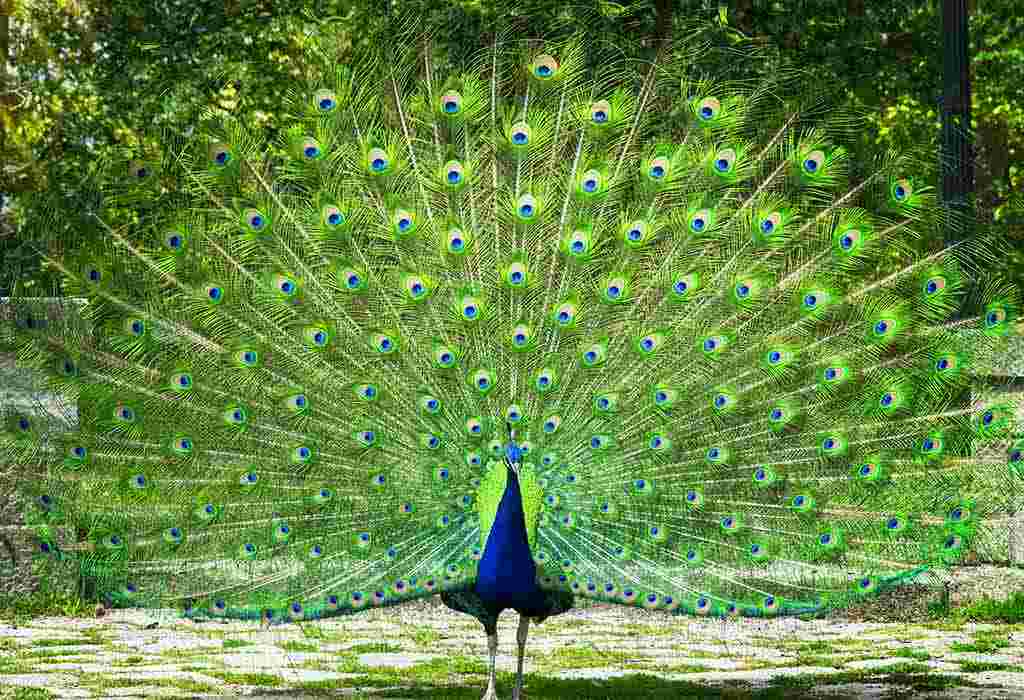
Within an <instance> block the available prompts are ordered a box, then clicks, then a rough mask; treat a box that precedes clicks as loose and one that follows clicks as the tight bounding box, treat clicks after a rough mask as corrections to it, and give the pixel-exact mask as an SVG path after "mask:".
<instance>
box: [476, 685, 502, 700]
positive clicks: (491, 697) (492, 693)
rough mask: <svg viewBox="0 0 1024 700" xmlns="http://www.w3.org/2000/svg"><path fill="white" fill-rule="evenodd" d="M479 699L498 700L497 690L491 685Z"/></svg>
mask: <svg viewBox="0 0 1024 700" xmlns="http://www.w3.org/2000/svg"><path fill="white" fill-rule="evenodd" d="M480 700H498V692H497V691H496V690H495V689H494V687H493V686H491V687H489V688H488V689H487V692H486V693H484V696H483V697H482V698H480Z"/></svg>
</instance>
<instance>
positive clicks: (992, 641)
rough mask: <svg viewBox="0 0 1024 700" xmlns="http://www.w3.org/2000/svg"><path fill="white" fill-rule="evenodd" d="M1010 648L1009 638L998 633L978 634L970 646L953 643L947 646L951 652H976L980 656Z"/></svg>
mask: <svg viewBox="0 0 1024 700" xmlns="http://www.w3.org/2000/svg"><path fill="white" fill-rule="evenodd" d="M1008 646H1010V638H1009V637H1007V636H1006V635H1002V634H999V633H995V634H993V633H987V634H984V633H980V632H979V633H978V635H977V636H976V637H975V638H974V641H973V642H971V643H970V644H963V643H961V642H954V643H953V644H951V645H950V646H949V648H950V650H951V651H976V652H979V653H981V654H991V653H993V652H996V651H998V650H1000V649H1005V648H1006V647H1008Z"/></svg>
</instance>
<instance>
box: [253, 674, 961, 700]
mask: <svg viewBox="0 0 1024 700" xmlns="http://www.w3.org/2000/svg"><path fill="white" fill-rule="evenodd" d="M503 675H504V674H503ZM877 680H878V681H879V682H875V683H868V684H865V685H861V684H860V683H864V682H865V679H863V678H859V679H858V681H860V683H858V684H857V685H850V687H849V689H848V691H847V690H844V689H843V688H842V686H841V685H839V687H837V685H836V684H843V683H844V682H845V683H852V682H853V679H843V678H842V674H836V675H835V676H832V675H826V676H822V677H819V678H818V679H817V681H818V682H815V681H814V680H812V679H810V678H801V677H790V678H786V679H782V680H781V681H780V682H778V683H777V684H776V685H772V686H769V687H764V688H756V689H755V688H751V687H750V686H749V685H746V684H743V683H738V684H736V685H729V684H725V685H719V686H710V685H706V684H701V683H695V682H689V681H682V680H669V679H664V678H658V677H657V676H651V675H646V674H632V675H629V676H622V677H619V678H610V679H603V680H593V679H589V678H587V679H572V678H566V679H560V678H550V677H542V676H532V675H527V677H526V683H525V688H524V691H523V696H524V700H556V699H559V700H560V699H562V698H573V700H612V699H614V700H623V699H624V698H625V699H629V698H644V699H645V700H647V699H654V700H661V699H664V700H669V699H671V700H686V699H687V698H692V699H694V700H697V699H699V700H810V699H811V698H822V697H827V698H828V700H861V699H862V698H864V697H867V696H870V697H874V698H878V697H894V698H897V697H913V696H916V694H917V693H918V692H927V691H937V690H941V689H944V688H949V687H951V686H953V687H955V686H962V685H968V686H970V685H971V684H970V683H964V682H963V681H962V679H960V678H956V677H952V676H942V675H939V674H889V675H885V676H884V677H880V678H879V679H877ZM512 683H513V679H512V677H511V676H510V675H508V676H506V677H505V678H501V679H500V680H499V683H498V697H499V698H509V697H511V696H512ZM824 686H829V689H828V691H827V695H822V694H821V693H820V692H816V691H817V690H818V688H819V687H824ZM352 690H355V695H352V696H351V697H360V698H407V699H409V700H413V699H414V698H415V699H419V698H439V699H444V700H479V698H480V697H481V695H482V694H483V691H484V686H483V685H482V684H472V685H470V684H465V685H438V684H434V683H429V682H421V683H411V684H409V685H404V686H403V687H394V686H392V687H379V688H374V687H372V686H371V687H367V686H362V687H359V686H358V684H357V683H353V684H352V685H349V686H348V691H349V692H351V691H352ZM911 694H913V695H911ZM338 696H339V690H338V689H336V688H335V689H331V688H319V689H316V690H315V691H311V690H305V691H304V694H297V693H296V689H294V688H293V689H290V690H284V689H268V690H267V691H261V692H259V693H258V694H256V695H254V696H252V700H263V699H266V700H273V699H276V698H286V697H287V698H294V699H296V700H301V698H316V697H338Z"/></svg>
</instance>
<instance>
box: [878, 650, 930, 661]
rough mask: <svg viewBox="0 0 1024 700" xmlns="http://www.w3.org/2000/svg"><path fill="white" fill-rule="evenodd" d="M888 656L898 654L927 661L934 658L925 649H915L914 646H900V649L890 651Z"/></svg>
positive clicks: (898, 655)
mask: <svg viewBox="0 0 1024 700" xmlns="http://www.w3.org/2000/svg"><path fill="white" fill-rule="evenodd" d="M888 656H897V657H900V658H904V659H914V660H915V661H927V660H928V659H930V658H932V655H931V654H929V653H928V652H927V651H925V650H924V649H914V648H912V647H900V648H899V649H893V650H891V651H889V652H888Z"/></svg>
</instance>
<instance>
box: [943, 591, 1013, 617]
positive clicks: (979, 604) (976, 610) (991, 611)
mask: <svg viewBox="0 0 1024 700" xmlns="http://www.w3.org/2000/svg"><path fill="white" fill-rule="evenodd" d="M955 614H956V615H957V616H958V617H960V618H962V619H965V620H970V621H971V622H1004V623H1009V624H1020V623H1024V591H1019V592H1016V593H1014V594H1013V595H1012V596H1011V597H1010V598H1008V599H1006V600H994V599H992V598H982V599H981V600H979V601H975V602H974V603H971V604H970V605H967V606H965V607H962V608H958V609H957V610H956V612H955Z"/></svg>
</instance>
